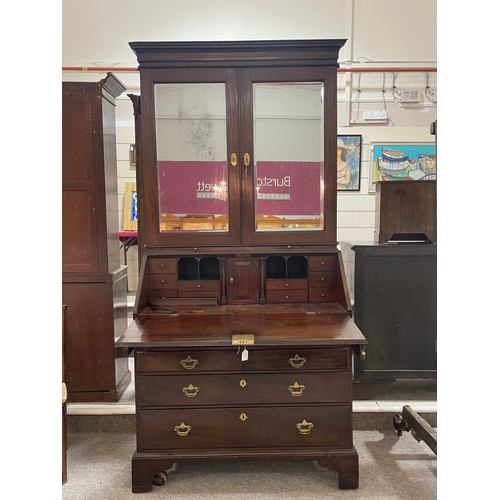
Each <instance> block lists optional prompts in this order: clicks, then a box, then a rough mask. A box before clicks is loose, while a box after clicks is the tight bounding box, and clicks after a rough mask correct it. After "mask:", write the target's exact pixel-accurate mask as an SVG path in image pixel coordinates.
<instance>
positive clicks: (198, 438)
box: [119, 304, 365, 492]
mask: <svg viewBox="0 0 500 500" xmlns="http://www.w3.org/2000/svg"><path fill="white" fill-rule="evenodd" d="M235 332H241V333H248V332H251V333H252V334H253V339H254V343H253V344H252V345H245V346H242V345H233V338H232V336H233V334H234V333H235ZM364 343H365V340H364V337H363V336H362V335H361V333H360V332H359V330H357V328H356V326H355V325H354V323H353V322H352V320H351V318H350V317H349V315H348V314H347V313H345V311H343V310H342V309H341V308H340V307H339V306H337V305H336V304H317V305H315V306H313V305H311V304H294V305H288V304H284V305H269V306H265V307H262V306H223V307H216V308H214V309H213V310H207V311H200V310H197V311H184V312H182V311H181V312H177V313H174V314H164V315H162V314H150V315H148V314H144V315H140V316H138V317H137V318H136V319H135V320H134V322H133V323H132V325H131V326H130V327H129V329H128V330H127V332H126V334H125V335H124V336H123V337H122V338H121V339H120V341H119V345H124V346H128V347H133V348H134V353H135V354H134V356H135V377H136V381H135V382H136V419H137V450H136V453H135V455H134V457H133V459H132V490H133V491H134V492H142V491H149V490H150V489H151V487H152V486H151V480H152V476H153V474H155V473H158V472H160V471H162V470H166V469H168V468H169V467H170V466H171V465H173V463H176V462H182V460H189V459H218V458H220V459H222V458H237V457H239V458H252V459H264V460H275V459H303V460H308V459H311V460H318V461H319V462H320V463H321V464H323V465H326V466H329V467H330V468H331V469H333V470H335V471H337V472H338V478H339V487H340V488H357V487H358V455H357V452H356V450H355V448H354V446H353V441H352V355H353V352H355V351H356V350H357V349H358V348H359V346H360V345H362V344H364ZM244 349H247V353H246V354H248V359H247V360H246V361H244V360H242V351H243V350H244Z"/></svg>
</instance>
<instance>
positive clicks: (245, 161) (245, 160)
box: [243, 153, 250, 177]
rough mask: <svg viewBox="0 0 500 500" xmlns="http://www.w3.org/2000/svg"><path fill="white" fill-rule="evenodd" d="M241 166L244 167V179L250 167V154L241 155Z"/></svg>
mask: <svg viewBox="0 0 500 500" xmlns="http://www.w3.org/2000/svg"><path fill="white" fill-rule="evenodd" d="M243 164H244V165H245V177H246V176H247V174H248V167H249V165H250V154H249V153H245V154H244V155H243Z"/></svg>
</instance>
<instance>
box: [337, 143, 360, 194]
mask: <svg viewBox="0 0 500 500" xmlns="http://www.w3.org/2000/svg"><path fill="white" fill-rule="evenodd" d="M360 183H361V136H360V135H337V191H359V187H360Z"/></svg>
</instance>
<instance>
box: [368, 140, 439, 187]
mask: <svg viewBox="0 0 500 500" xmlns="http://www.w3.org/2000/svg"><path fill="white" fill-rule="evenodd" d="M436 166H437V158H436V145H435V144H434V143H432V142H429V143H426V142H409V143H403V142H388V143H371V144H370V176H369V178H370V179H369V189H368V190H369V191H375V184H376V183H377V181H417V180H436V178H437V168H436Z"/></svg>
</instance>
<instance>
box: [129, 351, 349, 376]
mask: <svg viewBox="0 0 500 500" xmlns="http://www.w3.org/2000/svg"><path fill="white" fill-rule="evenodd" d="M247 349H248V352H249V356H248V361H245V362H242V361H241V356H239V355H237V347H236V346H233V347H232V348H230V349H227V350H218V351H215V350H212V351H208V350H207V351H205V350H196V349H193V350H179V351H175V350H165V351H159V350H156V351H137V352H136V354H135V356H136V365H135V369H136V373H138V374H141V373H164V372H165V373H166V372H185V373H187V372H188V373H197V372H225V371H237V372H241V371H244V372H249V371H262V372H282V371H293V372H301V371H308V370H346V369H348V368H349V367H350V350H349V348H348V347H337V348H324V349H323V348H319V349H306V348H300V347H299V348H286V349H265V348H262V347H256V346H247Z"/></svg>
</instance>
